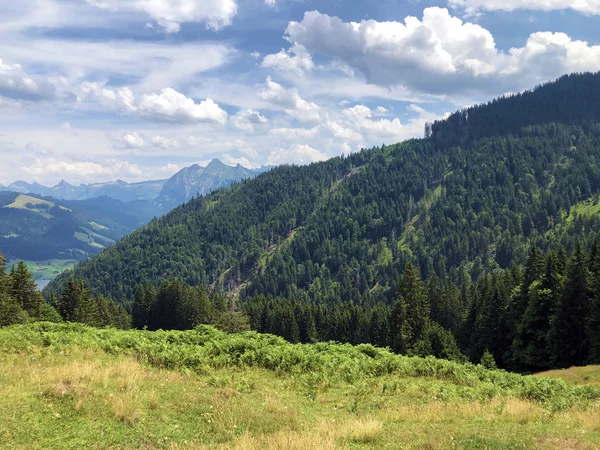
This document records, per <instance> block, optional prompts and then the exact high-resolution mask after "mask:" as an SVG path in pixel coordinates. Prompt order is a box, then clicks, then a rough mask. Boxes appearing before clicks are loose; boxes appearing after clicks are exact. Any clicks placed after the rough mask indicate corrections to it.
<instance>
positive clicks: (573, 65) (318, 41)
mask: <svg viewBox="0 0 600 450" xmlns="http://www.w3.org/2000/svg"><path fill="white" fill-rule="evenodd" d="M286 37H287V39H288V40H289V41H290V42H292V43H293V44H299V45H302V46H303V47H304V48H306V49H307V51H308V52H309V53H310V54H313V55H314V54H323V55H327V56H330V57H332V58H334V59H338V60H340V61H342V62H343V63H345V64H348V65H349V66H351V67H352V68H354V69H355V70H357V71H358V72H360V73H362V74H363V75H364V76H365V78H366V79H367V80H368V81H369V82H371V83H374V84H378V85H381V86H385V87H390V86H405V87H408V88H409V89H413V90H417V91H420V92H425V93H431V94H436V95H440V94H457V93H468V92H481V91H484V92H486V93H488V94H489V93H490V92H492V93H493V94H498V93H504V92H507V91H515V90H519V89H522V88H524V87H531V86H532V85H535V84H536V83H538V82H540V81H545V80H548V78H553V77H557V76H559V75H562V74H563V73H565V72H570V71H577V70H591V71H595V70H598V69H600V46H590V45H589V44H588V43H587V42H584V41H573V40H572V39H570V38H569V37H568V36H567V35H565V34H562V33H554V34H553V33H535V34H532V35H531V36H530V38H529V39H528V41H527V44H526V46H525V47H523V48H514V49H511V50H510V51H509V52H502V51H499V50H498V49H497V47H496V43H495V40H494V37H493V36H492V34H491V33H490V32H489V31H488V30H486V29H485V28H483V27H481V26H480V25H477V24H473V23H468V22H463V21H462V20H461V19H459V18H457V17H452V16H451V15H450V13H449V12H448V10H447V9H443V8H438V7H432V8H426V9H425V10H424V12H423V19H422V20H419V19H417V18H416V17H407V18H406V19H405V20H404V23H401V22H377V21H375V20H368V21H362V22H360V23H356V22H344V21H342V20H341V19H339V18H337V17H330V16H328V15H326V14H321V13H319V12H318V11H312V12H307V13H306V14H305V15H304V19H303V20H302V22H290V24H289V25H288V27H287V30H286ZM493 94H491V95H493Z"/></svg>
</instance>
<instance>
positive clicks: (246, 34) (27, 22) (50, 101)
mask: <svg viewBox="0 0 600 450" xmlns="http://www.w3.org/2000/svg"><path fill="white" fill-rule="evenodd" d="M11 3H13V2H11ZM0 22H1V24H0V183H3V184H8V183H10V182H12V181H15V180H16V179H24V180H27V181H38V182H41V183H45V184H54V183H57V182H58V181H60V180H62V179H66V180H67V181H69V182H71V183H91V182H101V181H109V180H115V179H124V180H127V181H139V180H144V179H156V178H164V177H169V176H171V175H172V174H174V173H175V172H176V171H177V170H179V169H181V168H183V167H185V166H189V165H191V164H194V163H201V164H202V163H204V162H207V161H210V160H211V159H212V158H215V157H217V158H220V159H222V160H223V161H224V162H226V163H228V164H236V163H240V164H242V165H245V166H247V167H257V166H260V165H262V164H285V163H296V164H305V163H309V162H312V161H318V160H323V159H326V158H329V157H332V156H335V155H339V154H341V153H349V152H354V151H358V150H360V149H361V148H365V147H371V146H373V145H381V144H382V143H394V142H398V141H401V140H404V139H407V138H411V137H415V136H420V135H421V134H422V130H423V125H424V123H425V122H426V121H431V120H435V119H436V118H440V117H443V116H444V115H445V114H446V113H448V112H451V111H453V110H455V109H457V108H460V107H464V106H467V105H471V104H473V103H476V102H480V101H485V100H488V99H491V98H492V97H494V96H498V95H502V94H507V93H512V92H517V91H520V90H523V89H527V88H531V87H533V86H535V85H536V84H538V83H541V82H544V81H547V80H551V79H554V78H556V77H558V76H560V75H562V74H564V73H569V72H575V71H598V70H600V33H598V31H597V29H598V25H600V4H598V1H597V0H446V1H419V0H414V1H398V0H362V1H360V0H353V1H350V0H319V1H311V0H305V1H302V0H21V1H19V2H18V3H17V4H11V5H9V6H6V5H3V7H2V8H1V9H0Z"/></svg>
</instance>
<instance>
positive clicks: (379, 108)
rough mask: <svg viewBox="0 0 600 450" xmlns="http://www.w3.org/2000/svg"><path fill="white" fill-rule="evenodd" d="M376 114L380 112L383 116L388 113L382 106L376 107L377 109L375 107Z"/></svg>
mask: <svg viewBox="0 0 600 450" xmlns="http://www.w3.org/2000/svg"><path fill="white" fill-rule="evenodd" d="M377 112H380V113H382V114H385V113H388V112H389V111H388V109H387V108H384V107H383V106H378V107H377Z"/></svg>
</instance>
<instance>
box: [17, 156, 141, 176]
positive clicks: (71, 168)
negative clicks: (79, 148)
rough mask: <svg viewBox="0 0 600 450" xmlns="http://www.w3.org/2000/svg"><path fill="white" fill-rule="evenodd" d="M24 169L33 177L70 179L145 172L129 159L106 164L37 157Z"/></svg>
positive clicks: (133, 174)
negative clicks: (128, 160)
mask: <svg viewBox="0 0 600 450" xmlns="http://www.w3.org/2000/svg"><path fill="white" fill-rule="evenodd" d="M23 171H24V172H25V173H27V174H29V175H31V176H33V177H44V178H47V177H52V176H53V175H54V176H59V177H61V178H64V179H67V178H68V179H70V180H78V181H79V180H88V181H89V180H107V179H108V180H111V179H112V180H115V179H117V178H128V177H139V176H140V175H142V174H143V172H142V171H141V170H140V169H139V167H138V166H137V165H135V164H130V163H129V162H127V161H110V162H107V163H104V164H100V163H98V162H91V161H63V160H57V159H55V158H52V157H51V158H37V159H36V160H35V161H34V162H33V163H32V164H30V165H28V166H24V167H23Z"/></svg>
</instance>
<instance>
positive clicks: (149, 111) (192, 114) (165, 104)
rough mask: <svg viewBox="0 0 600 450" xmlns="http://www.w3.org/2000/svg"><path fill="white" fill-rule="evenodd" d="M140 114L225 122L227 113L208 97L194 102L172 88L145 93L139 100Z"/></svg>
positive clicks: (162, 117) (159, 118)
mask: <svg viewBox="0 0 600 450" xmlns="http://www.w3.org/2000/svg"><path fill="white" fill-rule="evenodd" d="M138 111H139V114H140V116H142V117H145V118H148V119H153V120H164V121H173V122H218V123H221V124H224V123H225V122H227V113H226V112H225V111H223V110H222V109H221V108H220V107H219V105H217V104H216V103H215V102H214V101H212V100H211V99H210V98H209V99H206V100H203V101H201V102H200V103H196V102H194V100H192V99H191V98H188V97H186V96H185V95H183V94H181V93H179V92H177V91H176V90H175V89H172V88H165V89H163V90H162V91H160V93H155V94H145V95H142V98H141V100H140V102H139V106H138Z"/></svg>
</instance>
